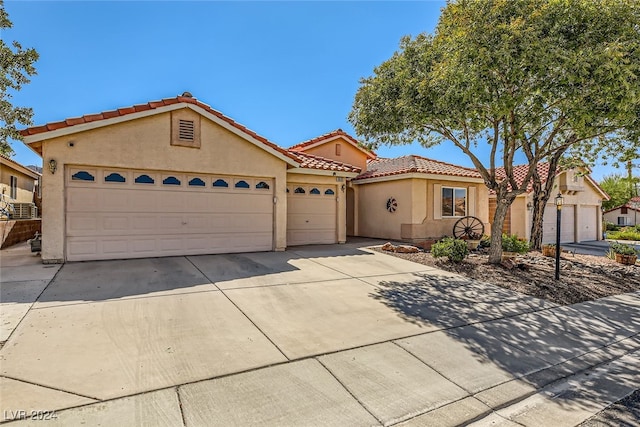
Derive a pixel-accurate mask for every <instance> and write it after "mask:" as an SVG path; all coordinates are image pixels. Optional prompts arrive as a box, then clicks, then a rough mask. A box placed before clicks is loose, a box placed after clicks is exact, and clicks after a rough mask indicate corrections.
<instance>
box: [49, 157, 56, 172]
mask: <svg viewBox="0 0 640 427" xmlns="http://www.w3.org/2000/svg"><path fill="white" fill-rule="evenodd" d="M56 169H58V162H56V159H50V160H49V171H51V173H52V174H54V173H56Z"/></svg>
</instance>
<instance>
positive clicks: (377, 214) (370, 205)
mask: <svg viewBox="0 0 640 427" xmlns="http://www.w3.org/2000/svg"><path fill="white" fill-rule="evenodd" d="M411 181H412V180H411V179H403V180H397V181H386V182H376V183H370V184H363V185H357V192H358V197H357V201H356V203H357V209H358V211H357V214H358V230H357V233H358V235H359V236H363V237H377V238H381V239H394V240H400V238H401V235H400V234H401V233H400V231H401V230H400V229H401V224H404V223H411V222H412V213H413V208H412V203H413V191H412V187H413V186H412V182H411ZM390 197H393V198H395V199H396V200H397V202H398V208H397V209H396V211H395V212H394V213H390V212H389V211H387V200H388V199H389V198H390ZM422 203H424V201H422Z"/></svg>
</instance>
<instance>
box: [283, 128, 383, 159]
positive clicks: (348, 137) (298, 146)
mask: <svg viewBox="0 0 640 427" xmlns="http://www.w3.org/2000/svg"><path fill="white" fill-rule="evenodd" d="M336 136H341V137H343V138H344V139H346V140H347V141H349V142H351V143H352V144H353V145H355V146H356V147H358V148H360V149H361V150H363V151H364V152H366V153H367V155H368V157H370V158H372V159H375V158H376V153H374V152H373V151H371V150H367V149H366V148H364V147H361V146H360V145H359V144H358V141H357V140H356V139H355V138H354V137H352V136H351V135H349V134H348V133H346V132H345V131H343V130H342V129H336V130H334V131H331V132H329V133H325V134H324V135H320V136H317V137H315V138H311V139H309V140H307V141H303V142H301V143H299V144H296V145H292V146H291V147H289V151H297V152H300V151H304V149H305V148H307V147H309V146H310V145H314V144H316V143H318V142H321V141H324V140H327V139H331V138H334V137H336Z"/></svg>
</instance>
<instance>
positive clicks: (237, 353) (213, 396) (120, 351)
mask: <svg viewBox="0 0 640 427" xmlns="http://www.w3.org/2000/svg"><path fill="white" fill-rule="evenodd" d="M371 243H372V242H371V241H365V242H361V243H359V244H357V243H356V244H348V245H335V246H310V247H300V248H294V249H293V250H290V251H286V252H269V253H250V254H237V255H210V256H189V257H174V258H151V259H140V260H122V261H100V262H84V263H70V264H66V265H64V266H63V267H62V268H61V269H60V270H59V271H57V274H56V272H55V271H54V274H55V277H53V280H51V281H50V283H49V280H48V279H43V278H40V279H36V278H35V276H33V277H30V279H29V280H24V281H21V280H19V279H20V278H21V277H20V270H5V268H10V267H6V266H5V265H4V257H3V266H2V269H3V270H2V275H3V276H2V277H3V295H2V311H3V316H4V313H5V308H6V307H13V306H14V305H15V306H21V307H22V312H23V313H26V314H24V315H23V317H20V316H19V314H14V316H13V319H14V320H13V321H12V322H13V323H12V324H11V325H13V326H11V325H9V326H8V329H7V330H8V333H7V335H8V339H7V341H6V343H5V344H4V346H3V348H2V349H1V350H0V398H1V399H0V401H1V402H2V403H1V405H0V406H1V407H0V410H1V411H2V413H3V414H4V417H3V419H2V421H5V420H8V419H11V418H20V417H24V416H25V415H24V414H22V413H18V412H17V411H19V410H25V411H30V410H36V411H37V410H40V411H44V410H61V409H64V408H72V407H79V408H78V409H71V410H68V411H63V412H60V414H64V415H65V416H64V417H61V418H59V419H58V420H54V421H52V422H53V423H54V425H72V424H75V423H80V422H84V423H87V424H96V423H98V422H103V423H106V424H123V425H172V426H173V425H183V423H184V424H185V425H188V426H192V425H212V424H220V425H246V424H267V425H282V424H287V425H291V424H293V425H300V424H307V425H309V424H313V425H315V424H317V425H331V424H335V425H359V424H362V425H372V424H384V425H390V424H394V423H397V422H400V421H403V420H410V419H414V418H415V417H417V416H418V415H421V414H423V415H425V416H426V414H428V413H431V412H433V414H432V416H436V417H438V416H439V417H442V416H446V417H450V416H451V414H452V413H456V411H462V412H463V413H465V414H467V416H468V417H467V418H465V419H466V420H470V419H474V418H478V417H479V416H480V415H483V414H487V413H489V412H491V410H492V408H497V407H499V406H503V405H504V404H505V402H509V401H510V400H509V399H510V398H512V397H513V396H528V395H530V394H532V393H534V392H535V391H536V390H537V389H536V385H544V384H542V383H540V381H542V380H540V379H538V380H536V381H538V383H535V382H534V381H533V380H531V381H528V382H523V381H522V378H524V377H526V376H529V375H533V374H536V373H537V374H538V375H539V376H540V373H541V372H547V375H546V377H544V378H547V379H548V378H556V379H557V378H560V377H558V372H564V371H562V370H559V368H558V366H562V365H563V364H565V363H567V362H568V361H570V360H576V358H580V357H585V355H590V354H591V353H592V352H594V351H597V350H602V349H603V348H609V346H618V347H619V348H618V347H615V349H616V351H617V353H616V352H613V353H612V352H608V353H606V354H607V355H610V354H615V355H617V356H618V357H619V356H622V355H627V354H628V353H630V352H632V351H636V350H634V349H637V348H638V347H640V340H639V339H638V336H637V334H638V333H640V316H638V313H637V311H638V307H640V296H639V295H632V296H629V297H625V298H623V299H619V300H615V299H613V300H611V301H613V302H611V301H607V303H606V304H604V303H603V304H601V305H595V306H593V307H589V306H584V307H582V306H581V307H575V308H567V307H556V306H555V305H554V304H550V303H547V302H544V301H542V300H538V299H535V298H532V297H528V296H525V295H522V294H518V293H516V292H512V291H508V290H504V289H502V288H499V287H496V286H492V285H489V284H484V283H479V282H473V281H470V280H467V279H464V278H462V277H459V276H456V275H453V274H450V273H446V272H443V271H440V270H436V269H433V268H429V267H426V266H424V265H421V264H415V263H412V262H408V261H404V260H402V259H399V258H395V257H391V256H388V255H384V254H380V253H377V252H374V251H371V250H369V249H366V248H365V247H364V246H367V245H368V244H371ZM41 268H43V266H33V268H32V269H25V270H24V274H26V276H24V277H27V276H28V271H30V270H32V271H33V272H34V273H31V274H32V275H33V274H36V273H35V272H36V271H37V272H40V271H42V270H40V269H41ZM56 270H57V267H56ZM8 273H11V274H13V275H14V276H11V277H12V279H15V280H12V281H11V282H5V277H6V276H5V274H8ZM38 274H41V273H38ZM51 276H53V274H51ZM38 277H39V276H38ZM32 279H33V280H32ZM38 280H40V282H38V283H39V284H42V283H48V285H47V286H46V288H44V290H43V291H42V293H41V294H39V292H35V291H33V290H32V291H31V293H30V294H29V295H32V300H33V299H35V301H34V302H33V304H30V303H29V302H28V297H27V296H25V294H24V292H23V293H20V292H18V291H17V290H16V289H20V288H21V286H20V283H21V282H23V284H27V288H30V287H34V286H35V284H31V282H32V281H34V282H35V281H38ZM42 287H44V286H41V287H39V288H38V287H37V286H36V288H37V289H36V290H38V289H39V290H41V289H42ZM7 289H8V291H7V292H5V290H7ZM9 291H10V292H9ZM38 294H39V295H38ZM34 295H35V297H37V298H35V297H34ZM612 304H613V305H614V306H615V309H612V308H611V305H612ZM25 307H27V309H26V310H25V309H24V308H25ZM587 309H588V310H587ZM580 310H583V311H584V310H587V311H588V313H584V312H581V311H580ZM607 310H608V311H607ZM594 312H597V313H598V314H597V315H594V314H593V313H594ZM16 313H17V312H16ZM15 319H18V320H15ZM3 320H4V319H3ZM3 323H4V321H3ZM567 330H570V333H566V332H567ZM532 334H533V335H532ZM620 343H624V345H622V344H620ZM620 352H622V353H620ZM612 357H613V356H612ZM626 357H627V358H630V359H629V360H627V361H625V363H626V365H627V366H632V367H635V368H634V369H636V368H637V366H640V359H639V360H636V359H638V357H640V356H633V357H631V356H626ZM598 360H600V361H601V362H602V360H609V359H606V357H605V358H604V359H602V356H601V359H598ZM636 364H638V365H636ZM589 366H591V365H589ZM259 368H264V369H259ZM567 368H570V367H565V369H567ZM550 369H555V371H553V372H555V374H553V373H550V372H551V371H550ZM570 370H571V369H570ZM576 372H578V371H576ZM638 372H640V369H636V374H635V376H634V375H630V376H629V375H628V376H627V377H624V380H623V381H622V383H624V384H627V383H630V384H637V382H638V381H640V374H638ZM232 374H238V375H232ZM554 375H556V376H555V377H554ZM566 375H567V374H566V373H565V374H564V376H566ZM532 383H533V385H532ZM276 390H277V392H276ZM491 390H493V391H491ZM623 390H627V389H626V388H624V387H623ZM482 393H484V395H483V396H484V398H480V397H479V396H481V395H482ZM100 402H103V403H100ZM95 404H98V405H95ZM85 405H88V406H85ZM448 405H454V407H450V409H451V411H453V412H451V411H449V412H446V413H443V414H444V415H442V414H441V415H437V410H438V408H444V407H448ZM455 405H457V406H455ZM456 408H457V409H456ZM107 409H108V410H107ZM107 414H108V415H107ZM434 414H435V415H434ZM446 417H445V418H446ZM436 419H438V420H440V418H436ZM440 421H442V420H440ZM440 421H439V422H440ZM21 423H22V422H21ZM24 423H27V421H24ZM55 423H57V424H55ZM446 424H447V423H446V422H444V421H442V422H440V424H439V425H446ZM35 425H41V424H35Z"/></svg>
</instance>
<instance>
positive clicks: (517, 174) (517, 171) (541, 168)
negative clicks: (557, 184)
mask: <svg viewBox="0 0 640 427" xmlns="http://www.w3.org/2000/svg"><path fill="white" fill-rule="evenodd" d="M536 168H537V169H538V175H539V176H540V179H541V182H542V185H544V183H545V182H546V181H547V179H546V178H547V174H548V173H549V163H547V162H541V163H538V165H537V166H536ZM528 171H529V165H528V164H527V165H516V166H514V167H513V177H514V178H515V180H516V182H517V183H518V187H520V186H521V185H522V183H523V182H524V178H525V177H526V176H527V172H528ZM560 172H562V170H561V169H560V168H557V169H556V175H558V174H559V173H560ZM506 176H507V175H506V173H505V171H504V167H499V168H496V177H497V178H498V179H499V180H502V179H504V178H505V177H506ZM531 191H533V183H532V182H529V185H527V193H529V192H531Z"/></svg>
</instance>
